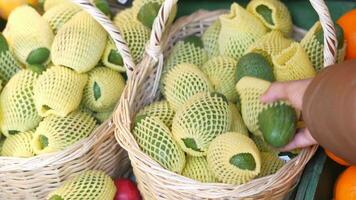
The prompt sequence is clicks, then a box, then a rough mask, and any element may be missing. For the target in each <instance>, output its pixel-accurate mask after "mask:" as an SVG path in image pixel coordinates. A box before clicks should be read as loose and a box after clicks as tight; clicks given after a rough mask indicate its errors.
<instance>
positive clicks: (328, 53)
mask: <svg viewBox="0 0 356 200" xmlns="http://www.w3.org/2000/svg"><path fill="white" fill-rule="evenodd" d="M310 3H311V5H312V6H313V8H314V9H315V11H316V12H317V14H318V15H319V19H320V23H321V26H322V28H323V31H324V44H326V45H324V67H326V66H329V65H332V64H335V62H336V53H337V38H336V31H335V27H334V23H333V21H332V19H331V17H330V12H329V9H328V7H327V6H326V4H325V1H324V0H310Z"/></svg>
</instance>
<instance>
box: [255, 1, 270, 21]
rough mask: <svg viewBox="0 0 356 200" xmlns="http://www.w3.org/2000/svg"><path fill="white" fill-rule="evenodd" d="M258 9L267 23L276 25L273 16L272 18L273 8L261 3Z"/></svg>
mask: <svg viewBox="0 0 356 200" xmlns="http://www.w3.org/2000/svg"><path fill="white" fill-rule="evenodd" d="M256 11H257V13H258V14H260V15H261V16H262V17H263V19H264V20H265V21H266V22H267V23H269V24H271V25H274V22H273V18H272V10H271V9H269V8H268V7H267V6H265V5H259V6H257V8H256Z"/></svg>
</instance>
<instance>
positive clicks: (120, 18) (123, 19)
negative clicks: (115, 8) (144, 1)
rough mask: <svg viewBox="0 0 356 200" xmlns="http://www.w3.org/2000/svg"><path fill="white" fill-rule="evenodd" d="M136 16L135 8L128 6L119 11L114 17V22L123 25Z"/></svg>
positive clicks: (118, 25)
mask: <svg viewBox="0 0 356 200" xmlns="http://www.w3.org/2000/svg"><path fill="white" fill-rule="evenodd" d="M135 19H136V16H135V15H134V10H133V9H132V8H127V9H125V10H122V11H120V12H118V13H117V14H116V15H115V17H114V24H115V25H116V26H117V27H120V26H123V25H124V24H126V23H127V22H128V21H131V20H135Z"/></svg>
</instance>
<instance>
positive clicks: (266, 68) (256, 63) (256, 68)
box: [235, 52, 276, 82]
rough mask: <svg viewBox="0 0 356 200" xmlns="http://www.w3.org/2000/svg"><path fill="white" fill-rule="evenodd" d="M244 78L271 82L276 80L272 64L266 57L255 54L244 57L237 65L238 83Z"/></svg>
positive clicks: (236, 75)
mask: <svg viewBox="0 0 356 200" xmlns="http://www.w3.org/2000/svg"><path fill="white" fill-rule="evenodd" d="M244 76H250V77H256V78H260V79H263V80H266V81H269V82H273V81H275V80H276V79H275V77H274V74H273V66H272V65H271V63H270V62H269V61H268V59H267V58H266V57H264V56H263V55H261V54H259V53H255V52H251V53H248V54H246V55H244V56H242V57H241V58H240V60H239V62H238V63H237V67H236V73H235V77H236V80H237V82H239V80H240V79H241V78H243V77H244Z"/></svg>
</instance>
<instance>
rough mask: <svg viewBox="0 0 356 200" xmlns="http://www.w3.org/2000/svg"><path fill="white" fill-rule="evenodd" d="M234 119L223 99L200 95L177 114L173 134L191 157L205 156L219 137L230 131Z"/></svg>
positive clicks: (206, 94) (188, 102)
mask: <svg viewBox="0 0 356 200" xmlns="http://www.w3.org/2000/svg"><path fill="white" fill-rule="evenodd" d="M231 118H232V117H231V112H230V109H229V106H228V102H227V101H226V100H225V99H224V98H223V97H221V96H219V95H216V94H214V93H199V94H197V95H195V96H194V97H192V98H191V99H189V100H188V101H187V102H186V103H185V104H184V105H183V106H182V107H181V108H180V109H179V110H178V111H177V114H176V115H175V117H174V118H173V125H172V134H173V137H174V138H175V140H176V141H177V142H178V144H179V145H180V147H181V148H182V149H183V150H184V151H185V152H187V153H188V154H189V155H192V156H203V155H206V152H207V150H208V146H209V145H210V143H211V141H212V140H213V139H214V138H215V137H216V136H218V135H220V134H222V133H224V132H226V131H229V130H230V127H231V121H232V119H231Z"/></svg>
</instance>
